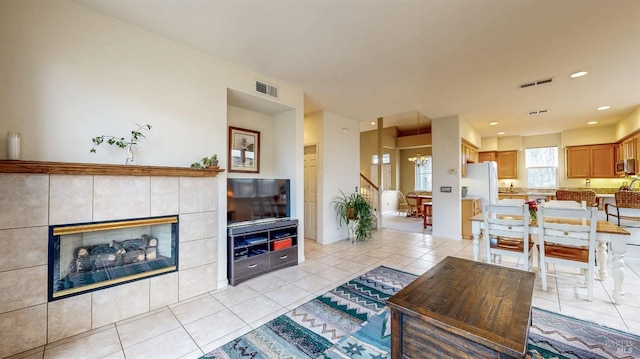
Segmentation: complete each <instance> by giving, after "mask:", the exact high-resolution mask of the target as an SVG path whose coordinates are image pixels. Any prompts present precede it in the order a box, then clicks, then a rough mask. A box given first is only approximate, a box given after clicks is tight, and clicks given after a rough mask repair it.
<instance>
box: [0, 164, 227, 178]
mask: <svg viewBox="0 0 640 359" xmlns="http://www.w3.org/2000/svg"><path fill="white" fill-rule="evenodd" d="M220 172H224V169H206V170H196V169H191V168H188V167H162V166H138V165H113V164H97V163H71V162H41V161H14V160H0V173H41V174H59V175H104V176H165V177H215V176H217V175H218V173H220Z"/></svg>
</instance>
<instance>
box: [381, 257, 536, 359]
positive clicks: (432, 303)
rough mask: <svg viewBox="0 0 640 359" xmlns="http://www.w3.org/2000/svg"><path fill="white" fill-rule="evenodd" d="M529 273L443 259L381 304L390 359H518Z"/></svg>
mask: <svg viewBox="0 0 640 359" xmlns="http://www.w3.org/2000/svg"><path fill="white" fill-rule="evenodd" d="M534 281H535V274H534V273H532V272H525V271H521V270H517V269H512V268H506V267H501V266H497V265H492V264H486V263H480V262H474V261H470V260H466V259H460V258H454V257H447V258H445V259H444V260H442V261H441V262H440V263H438V264H437V265H436V266H435V267H433V268H431V269H430V270H429V271H428V272H426V273H425V274H423V275H422V276H420V277H419V278H418V279H416V280H415V281H413V282H412V283H411V284H409V285H408V286H407V287H405V288H404V289H402V290H401V291H400V292H398V293H397V294H396V295H394V296H393V297H391V298H390V299H389V300H388V301H387V305H388V306H389V308H390V310H391V357H392V358H444V357H447V358H522V357H523V356H524V353H525V350H526V348H527V339H528V336H529V325H530V323H531V298H532V296H533V286H534Z"/></svg>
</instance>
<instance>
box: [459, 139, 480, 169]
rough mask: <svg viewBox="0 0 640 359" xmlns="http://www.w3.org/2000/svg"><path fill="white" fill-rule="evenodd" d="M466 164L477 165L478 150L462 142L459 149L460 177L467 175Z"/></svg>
mask: <svg viewBox="0 0 640 359" xmlns="http://www.w3.org/2000/svg"><path fill="white" fill-rule="evenodd" d="M467 163H478V149H476V148H475V147H473V146H471V145H470V144H468V143H466V142H462V145H461V147H460V164H461V167H460V168H461V170H460V175H461V176H462V177H465V176H466V175H467V166H466V164H467Z"/></svg>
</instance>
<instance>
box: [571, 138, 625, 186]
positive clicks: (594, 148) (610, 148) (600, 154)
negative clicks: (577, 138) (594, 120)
mask: <svg viewBox="0 0 640 359" xmlns="http://www.w3.org/2000/svg"><path fill="white" fill-rule="evenodd" d="M615 148H616V145H615V144H603V145H587V146H570V147H567V178H613V177H615V166H614V165H615V158H616V155H615V152H616V149H615ZM627 150H628V149H625V148H624V146H623V152H626V151H627Z"/></svg>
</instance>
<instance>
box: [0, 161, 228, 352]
mask: <svg viewBox="0 0 640 359" xmlns="http://www.w3.org/2000/svg"><path fill="white" fill-rule="evenodd" d="M217 192H218V179H217V178H216V177H189V176H150V175H136V176H127V175H91V174H89V175H86V174H81V175H75V174H71V175H69V174H39V173H0V246H1V248H0V358H4V357H6V356H9V355H12V354H16V353H19V352H22V351H25V350H28V349H32V348H35V347H38V346H41V345H44V344H46V343H50V342H54V341H57V340H60V339H63V338H66V337H69V336H72V335H75V334H78V333H82V332H85V331H88V330H91V329H95V328H98V327H101V326H104V325H107V324H111V323H114V322H117V321H120V320H123V319H126V318H130V317H133V316H136V315H138V314H142V313H146V312H148V311H151V310H154V309H157V308H160V307H163V306H166V305H169V304H172V303H176V302H178V301H179V300H184V299H188V298H191V297H194V296H197V295H199V294H203V293H205V292H208V291H212V290H214V289H216V283H217V265H218V264H217V261H218V238H217V227H218V224H217V208H218V194H217ZM172 214H179V216H180V225H179V238H180V242H179V243H180V244H179V271H178V272H173V273H169V274H165V275H160V276H157V277H152V278H146V279H142V280H138V281H135V282H132V283H126V284H122V285H118V286H115V287H111V288H106V289H101V290H98V291H94V292H91V293H84V294H80V295H77V296H74V297H70V298H65V299H61V300H57V301H53V302H50V303H47V275H48V274H47V243H48V228H49V225H55V224H66V223H81V222H94V221H107V220H116V219H126V218H141V217H153V216H162V215H172Z"/></svg>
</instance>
